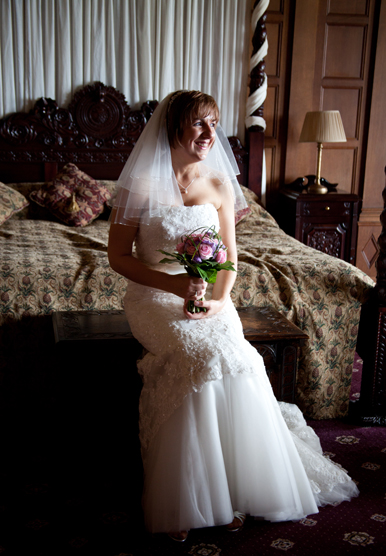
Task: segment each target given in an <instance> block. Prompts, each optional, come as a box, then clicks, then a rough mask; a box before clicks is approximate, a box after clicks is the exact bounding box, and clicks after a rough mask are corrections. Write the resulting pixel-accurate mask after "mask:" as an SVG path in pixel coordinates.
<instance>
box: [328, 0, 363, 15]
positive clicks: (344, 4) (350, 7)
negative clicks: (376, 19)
mask: <svg viewBox="0 0 386 556" xmlns="http://www.w3.org/2000/svg"><path fill="white" fill-rule="evenodd" d="M368 9H369V2H368V0H330V2H328V7H327V13H329V14H335V15H340V14H345V15H348V14H351V15H366V14H368Z"/></svg>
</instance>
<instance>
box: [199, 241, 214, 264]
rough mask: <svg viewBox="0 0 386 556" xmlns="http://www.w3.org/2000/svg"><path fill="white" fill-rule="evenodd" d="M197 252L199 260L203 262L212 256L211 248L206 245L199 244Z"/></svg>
mask: <svg viewBox="0 0 386 556" xmlns="http://www.w3.org/2000/svg"><path fill="white" fill-rule="evenodd" d="M199 252H200V257H201V259H203V260H204V261H205V260H207V259H210V258H211V256H212V255H213V249H212V247H211V246H210V245H207V244H206V243H201V244H200V247H199Z"/></svg>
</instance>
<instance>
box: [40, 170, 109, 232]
mask: <svg viewBox="0 0 386 556" xmlns="http://www.w3.org/2000/svg"><path fill="white" fill-rule="evenodd" d="M110 197H111V193H110V192H109V190H108V189H107V188H106V187H105V186H104V185H102V184H100V183H99V182H98V181H96V180H94V179H93V178H91V177H90V176H88V175H87V174H85V173H84V172H82V171H81V170H79V168H78V167H77V166H75V164H67V165H66V166H64V168H63V169H62V171H61V172H59V173H58V174H57V175H56V177H55V179H54V181H53V182H52V183H46V184H45V185H44V186H43V187H42V188H41V189H39V190H37V191H32V192H31V193H30V199H32V200H33V201H35V203H37V204H38V205H40V206H42V207H46V208H48V210H49V211H50V212H51V213H52V214H53V215H54V216H56V217H57V218H59V220H62V221H63V222H65V223H66V224H68V225H70V226H87V224H89V223H90V222H92V221H93V220H95V218H96V217H97V216H99V215H100V214H101V213H102V212H103V210H104V203H105V202H106V201H107V200H108V199H110Z"/></svg>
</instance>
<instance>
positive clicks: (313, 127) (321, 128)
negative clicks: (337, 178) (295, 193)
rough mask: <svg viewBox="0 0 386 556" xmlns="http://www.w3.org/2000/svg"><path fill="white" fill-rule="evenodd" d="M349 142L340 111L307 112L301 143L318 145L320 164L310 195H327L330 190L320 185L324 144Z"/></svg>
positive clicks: (310, 187)
mask: <svg viewBox="0 0 386 556" xmlns="http://www.w3.org/2000/svg"><path fill="white" fill-rule="evenodd" d="M344 141H347V139H346V134H345V132H344V128H343V122H342V118H341V116H340V112H339V110H324V111H320V112H307V114H306V117H305V118H304V123H303V129H302V132H301V134H300V139H299V142H300V143H317V144H318V163H317V168H316V180H315V183H312V184H311V185H309V186H308V188H307V191H308V193H317V194H319V193H327V192H328V189H327V187H325V186H324V185H322V184H321V183H320V168H321V164H322V149H323V145H322V143H340V142H344Z"/></svg>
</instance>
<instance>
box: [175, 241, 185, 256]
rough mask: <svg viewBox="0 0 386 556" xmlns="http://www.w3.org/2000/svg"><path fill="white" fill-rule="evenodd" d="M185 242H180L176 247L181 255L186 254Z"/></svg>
mask: <svg viewBox="0 0 386 556" xmlns="http://www.w3.org/2000/svg"><path fill="white" fill-rule="evenodd" d="M184 246H185V245H184V243H178V244H177V247H176V251H177V253H179V254H180V255H183V254H184Z"/></svg>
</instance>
